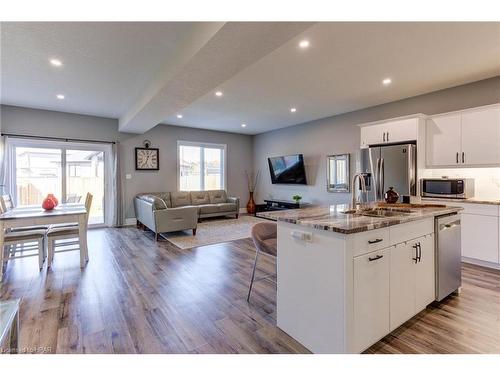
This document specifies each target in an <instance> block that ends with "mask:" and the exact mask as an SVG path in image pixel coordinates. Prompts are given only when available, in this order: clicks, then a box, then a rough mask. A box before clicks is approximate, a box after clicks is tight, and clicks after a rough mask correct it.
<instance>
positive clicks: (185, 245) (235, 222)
mask: <svg viewBox="0 0 500 375" xmlns="http://www.w3.org/2000/svg"><path fill="white" fill-rule="evenodd" d="M262 221H267V220H265V219H259V218H257V217H254V216H249V215H240V217H239V218H238V219H229V218H228V219H220V218H217V219H204V220H203V221H202V222H201V223H198V229H197V231H196V236H193V234H192V232H191V230H189V231H183V232H172V233H163V234H162V237H163V238H165V239H167V240H168V241H170V242H171V243H173V244H174V245H175V246H178V247H180V248H181V249H191V248H193V247H198V246H204V245H211V244H215V243H221V242H228V241H234V240H239V239H241V238H248V237H250V233H251V230H252V226H253V225H254V224H256V223H260V222H262Z"/></svg>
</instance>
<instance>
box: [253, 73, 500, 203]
mask: <svg viewBox="0 0 500 375" xmlns="http://www.w3.org/2000/svg"><path fill="white" fill-rule="evenodd" d="M498 102H500V77H495V78H491V79H488V80H483V81H478V82H474V83H471V84H467V85H463V86H457V87H453V88H450V89H446V90H441V91H436V92H433V93H430V94H425V95H420V96H416V97H413V98H409V99H404V100H400V101H396V102H392V103H388V104H383V105H379V106H376V107H371V108H367V109H363V110H359V111H355V112H350V113H346V114H342V115H338V116H333V117H328V118H324V119H320V120H316V121H311V122H308V123H304V124H300V125H296V126H293V127H288V128H285V129H280V130H276V131H272V132H268V133H263V134H259V135H257V136H255V138H254V150H253V151H254V152H253V155H254V168H255V169H256V170H257V169H260V170H261V176H262V178H261V180H260V183H259V186H258V187H257V192H256V197H257V201H259V202H260V201H262V200H263V199H266V198H268V197H273V198H282V199H291V196H292V195H294V194H296V193H299V194H301V195H302V197H303V200H304V201H305V202H312V203H346V202H348V201H349V197H350V195H349V194H345V193H327V192H326V156H327V155H330V154H343V153H351V157H352V158H351V160H352V162H351V172H354V170H355V169H354V168H355V164H356V159H357V158H358V157H359V147H360V145H359V144H360V129H359V127H358V126H356V125H357V124H362V123H365V122H370V121H377V120H383V119H388V118H392V117H398V116H404V115H409V114H414V113H424V114H428V115H432V114H436V113H443V112H449V111H454V110H460V109H465V108H471V107H477V106H481V105H487V104H493V103H498ZM295 153H302V154H304V159H305V164H306V173H307V178H308V185H307V186H301V185H273V184H271V178H270V176H269V168H268V165H267V157H269V156H279V155H287V154H295Z"/></svg>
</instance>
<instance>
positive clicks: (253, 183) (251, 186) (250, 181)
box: [245, 169, 260, 193]
mask: <svg viewBox="0 0 500 375" xmlns="http://www.w3.org/2000/svg"><path fill="white" fill-rule="evenodd" d="M245 174H246V176H247V185H248V191H249V192H250V193H253V192H254V191H255V188H256V187H257V184H258V183H259V177H260V169H259V170H258V171H257V173H256V174H255V176H254V174H253V173H249V172H248V171H245Z"/></svg>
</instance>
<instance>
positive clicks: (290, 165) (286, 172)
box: [267, 154, 307, 185]
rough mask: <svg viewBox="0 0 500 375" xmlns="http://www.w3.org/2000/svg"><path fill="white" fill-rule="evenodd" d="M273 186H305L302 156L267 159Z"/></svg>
mask: <svg viewBox="0 0 500 375" xmlns="http://www.w3.org/2000/svg"><path fill="white" fill-rule="evenodd" d="M267 161H268V162H269V171H270V172H271V181H272V183H273V184H302V185H307V180H306V170H305V168H304V157H303V156H302V154H297V155H287V156H277V157H272V158H268V159H267Z"/></svg>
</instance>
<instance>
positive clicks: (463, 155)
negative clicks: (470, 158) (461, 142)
mask: <svg viewBox="0 0 500 375" xmlns="http://www.w3.org/2000/svg"><path fill="white" fill-rule="evenodd" d="M462 163H465V152H463V151H462Z"/></svg>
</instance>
